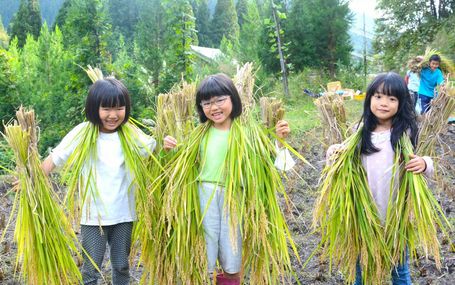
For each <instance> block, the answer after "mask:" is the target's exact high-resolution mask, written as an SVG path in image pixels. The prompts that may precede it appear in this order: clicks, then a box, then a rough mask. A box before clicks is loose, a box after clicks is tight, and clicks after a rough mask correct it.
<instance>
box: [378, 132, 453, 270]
mask: <svg viewBox="0 0 455 285" xmlns="http://www.w3.org/2000/svg"><path fill="white" fill-rule="evenodd" d="M411 154H413V146H412V143H411V140H410V139H409V137H408V136H402V137H401V139H400V145H399V149H398V150H397V151H396V155H395V171H394V172H397V171H398V172H399V173H400V175H399V177H400V183H399V187H398V190H397V191H394V190H393V189H394V187H391V191H393V192H392V193H391V195H390V197H394V199H390V200H389V206H388V210H387V218H386V224H385V240H386V243H387V246H388V248H389V251H390V254H391V257H392V261H393V263H394V264H402V263H403V258H404V257H405V255H406V247H407V248H408V250H409V252H410V254H411V257H414V258H415V257H416V253H417V250H421V251H422V252H423V254H424V255H425V257H426V258H428V257H430V256H432V257H433V258H434V260H435V263H436V267H437V268H438V269H440V268H441V257H440V245H439V241H438V236H437V230H438V228H439V229H441V230H442V232H443V233H445V234H446V236H448V232H447V229H450V228H451V225H450V223H449V221H448V220H447V218H446V217H445V215H444V212H443V210H442V209H441V206H440V205H439V203H438V201H437V200H436V199H435V198H434V196H433V194H432V192H431V190H430V189H429V188H428V186H427V183H426V181H425V178H424V177H423V176H422V175H421V174H414V173H412V172H409V171H406V170H404V169H400V168H403V167H400V166H402V165H401V164H400V160H401V159H402V158H404V163H407V162H408V161H409V156H410V155H411ZM391 184H392V185H394V184H395V183H394V182H393V181H392V183H391Z"/></svg>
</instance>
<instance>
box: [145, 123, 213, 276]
mask: <svg viewBox="0 0 455 285" xmlns="http://www.w3.org/2000/svg"><path fill="white" fill-rule="evenodd" d="M209 126H210V125H209V124H204V125H201V126H199V127H197V128H196V129H195V130H194V131H193V132H192V133H191V134H190V135H189V137H188V138H187V139H186V142H187V145H186V147H180V148H179V149H178V150H177V152H176V154H175V155H174V156H173V157H172V158H171V159H170V161H169V162H168V164H167V165H166V166H165V171H164V172H163V173H162V175H161V176H160V177H159V178H158V179H157V180H155V181H154V182H153V184H152V189H151V192H153V193H163V195H164V196H163V198H162V207H161V213H160V214H159V215H158V216H159V217H160V219H161V220H160V227H159V229H158V231H157V232H156V236H155V238H156V240H157V241H158V242H159V243H160V244H159V246H157V248H158V250H159V252H157V253H156V255H155V256H152V258H155V259H157V260H160V263H159V264H157V266H156V268H150V269H149V270H148V271H147V276H145V277H143V278H142V283H147V282H146V281H148V283H150V282H151V281H153V282H156V280H158V283H159V284H179V282H182V283H181V284H208V275H207V274H206V272H207V259H206V249H205V239H204V228H203V226H202V215H201V209H200V206H199V198H198V195H199V194H198V181H197V177H198V175H199V169H198V167H196V166H195V163H198V161H199V156H200V153H199V152H200V148H199V146H200V142H201V141H202V138H203V136H204V134H205V133H206V131H207V130H208V128H209ZM150 280H151V281H150Z"/></svg>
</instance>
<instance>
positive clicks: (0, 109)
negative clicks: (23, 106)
mask: <svg viewBox="0 0 455 285" xmlns="http://www.w3.org/2000/svg"><path fill="white" fill-rule="evenodd" d="M11 60H12V55H11V53H9V52H8V51H7V50H4V49H0V101H1V102H2V104H0V120H1V121H2V122H8V121H9V120H10V119H11V118H12V117H14V109H15V108H16V106H17V105H18V100H17V97H18V96H17V89H16V86H17V85H16V84H15V82H14V77H13V74H12V70H11ZM1 129H3V128H1Z"/></svg>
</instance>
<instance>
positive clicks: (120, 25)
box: [108, 0, 139, 42]
mask: <svg viewBox="0 0 455 285" xmlns="http://www.w3.org/2000/svg"><path fill="white" fill-rule="evenodd" d="M137 2H138V1H137V0H109V1H108V9H109V14H110V17H111V19H112V28H113V29H114V31H118V32H119V33H120V34H122V35H123V37H124V38H125V40H126V41H127V42H130V41H131V40H132V39H133V36H134V30H135V27H136V25H137V21H138V15H139V11H138V3H137Z"/></svg>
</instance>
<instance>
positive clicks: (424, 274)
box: [0, 126, 455, 285]
mask: <svg viewBox="0 0 455 285" xmlns="http://www.w3.org/2000/svg"><path fill="white" fill-rule="evenodd" d="M316 132H317V130H313V131H312V132H309V133H307V134H305V136H304V137H305V138H304V140H303V142H302V141H294V142H293V143H292V144H293V145H294V146H296V148H297V149H298V150H299V152H300V153H302V154H303V155H304V156H305V157H306V158H307V159H308V160H309V161H310V163H311V164H312V165H313V166H314V167H315V169H312V168H310V167H308V166H306V165H303V163H301V162H299V163H298V165H297V167H295V171H294V172H291V173H289V174H288V179H287V180H286V188H287V191H288V195H289V198H290V200H291V202H292V203H293V206H294V207H293V208H292V209H291V210H287V211H286V215H287V217H288V220H289V227H290V229H291V231H292V232H293V238H294V241H295V242H296V244H297V248H298V251H299V255H300V259H301V263H299V262H298V261H297V259H296V258H293V263H294V264H295V270H296V273H297V277H298V279H299V282H300V284H343V276H342V275H341V273H340V272H338V271H337V270H336V268H334V269H333V270H332V272H329V266H328V264H326V263H324V262H322V261H321V260H320V258H319V256H318V254H317V252H316V253H315V255H314V256H313V257H312V258H310V259H309V257H310V256H311V255H312V253H314V252H315V249H316V248H317V245H318V243H319V236H318V234H317V233H315V232H314V230H313V228H312V208H313V205H314V202H315V199H316V197H317V188H318V180H319V176H320V173H321V170H322V168H323V166H324V149H323V147H322V144H321V143H320V138H319V137H318V135H316ZM442 140H443V141H444V143H445V146H444V147H443V148H439V150H438V158H436V159H441V160H440V163H439V164H440V166H441V169H442V170H440V172H439V173H440V179H438V182H431V185H432V189H434V193H435V195H436V198H437V199H438V201H439V202H440V204H441V206H442V208H443V210H444V212H445V214H446V216H447V218H448V219H449V221H450V222H451V223H452V225H454V226H455V202H454V200H455V175H454V174H455V157H454V155H453V149H455V126H450V127H449V130H448V132H447V133H446V134H444V135H442ZM8 187H9V185H7V184H6V183H4V182H0V234H3V232H4V231H5V226H6V224H7V221H8V217H9V213H10V211H11V208H12V195H11V194H9V195H7V194H6V192H7V190H8ZM13 227H14V220H13V221H12V222H11V226H10V227H9V229H8V230H7V232H6V235H5V239H4V240H3V242H2V244H0V284H21V283H20V282H19V281H17V278H15V277H14V267H15V258H16V248H15V245H14V243H13ZM450 238H451V239H452V240H454V241H455V233H454V232H453V231H452V232H451V233H450ZM440 241H441V243H442V246H441V248H442V249H441V258H442V268H441V269H440V270H438V269H437V268H436V266H435V263H434V261H433V260H432V259H429V260H426V259H425V258H423V257H422V258H419V259H418V260H416V261H414V262H412V264H411V277H412V280H413V283H414V284H423V285H427V284H428V285H429V284H441V285H443V284H447V285H449V284H450V285H453V284H455V249H451V247H450V244H449V241H448V239H447V238H446V237H444V236H443V235H442V234H441V235H440ZM340 250H342V249H340ZM343 250H344V249H343ZM133 259H135V261H136V262H137V257H136V258H134V257H133ZM308 259H309V261H308V264H307V265H306V267H303V265H302V264H303V263H305V262H306V261H307V260H308ZM106 260H107V254H106ZM106 260H105V262H104V266H103V272H104V273H105V278H106V280H107V281H106V283H107V284H110V270H109V264H108V262H106ZM131 272H132V277H133V278H132V284H138V283H139V279H140V275H141V272H142V270H141V268H140V267H139V268H138V267H133V268H132V269H131ZM17 275H18V274H17ZM294 283H295V284H297V282H294ZM43 285H44V284H43Z"/></svg>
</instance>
